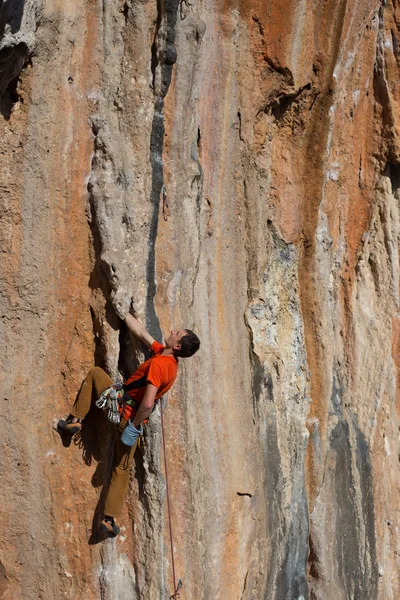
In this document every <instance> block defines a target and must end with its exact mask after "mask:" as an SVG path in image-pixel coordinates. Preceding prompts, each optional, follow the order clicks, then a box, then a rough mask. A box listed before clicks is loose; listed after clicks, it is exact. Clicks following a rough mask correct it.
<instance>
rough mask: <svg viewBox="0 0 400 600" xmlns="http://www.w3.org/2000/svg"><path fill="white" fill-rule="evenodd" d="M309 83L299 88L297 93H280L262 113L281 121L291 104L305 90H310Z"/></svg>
mask: <svg viewBox="0 0 400 600" xmlns="http://www.w3.org/2000/svg"><path fill="white" fill-rule="evenodd" d="M311 87H312V86H311V83H307V84H306V85H304V86H303V87H301V88H300V89H299V90H298V91H297V92H293V93H291V94H287V93H282V94H279V95H278V96H277V97H276V99H275V100H274V101H273V102H271V103H270V104H269V105H268V106H267V107H266V108H265V109H264V112H265V113H267V114H271V115H272V116H273V117H274V118H275V120H277V121H279V120H280V119H282V117H283V116H284V114H285V113H286V112H287V111H288V110H289V109H290V107H291V106H292V104H293V103H294V102H296V100H297V99H298V98H299V96H300V95H301V94H302V93H303V92H304V91H306V90H311Z"/></svg>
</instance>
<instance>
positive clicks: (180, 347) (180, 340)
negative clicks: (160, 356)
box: [165, 329, 200, 358]
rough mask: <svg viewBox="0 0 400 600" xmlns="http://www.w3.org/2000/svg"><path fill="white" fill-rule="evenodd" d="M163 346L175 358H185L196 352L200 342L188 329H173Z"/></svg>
mask: <svg viewBox="0 0 400 600" xmlns="http://www.w3.org/2000/svg"><path fill="white" fill-rule="evenodd" d="M165 345H166V347H167V348H171V349H172V350H173V351H174V355H175V356H180V357H181V358H186V357H188V356H193V354H194V353H195V352H197V350H198V349H199V348H200V340H199V338H198V337H197V335H196V334H195V333H193V331H191V330H190V329H173V330H172V331H171V335H169V336H168V338H167V339H166V340H165Z"/></svg>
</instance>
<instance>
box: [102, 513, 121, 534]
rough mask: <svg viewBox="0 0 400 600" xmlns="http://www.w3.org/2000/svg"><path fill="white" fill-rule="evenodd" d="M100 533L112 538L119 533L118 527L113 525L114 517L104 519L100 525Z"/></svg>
mask: <svg viewBox="0 0 400 600" xmlns="http://www.w3.org/2000/svg"><path fill="white" fill-rule="evenodd" d="M100 531H103V532H104V533H109V534H110V535H112V536H113V537H115V536H117V535H118V534H119V532H120V529H119V527H118V526H117V525H116V524H115V521H114V517H107V516H106V517H104V519H103V520H102V522H101V523H100Z"/></svg>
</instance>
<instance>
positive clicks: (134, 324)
mask: <svg viewBox="0 0 400 600" xmlns="http://www.w3.org/2000/svg"><path fill="white" fill-rule="evenodd" d="M125 323H126V325H127V327H128V329H129V330H130V331H132V333H134V334H135V335H136V337H137V338H138V339H139V340H141V341H142V342H143V344H145V345H146V346H147V347H148V348H151V345H152V344H153V342H154V338H153V336H152V335H150V334H149V332H148V331H147V329H146V328H145V327H144V326H143V325H142V324H141V322H140V321H138V320H137V319H136V317H134V316H133V315H131V314H127V315H126V317H125Z"/></svg>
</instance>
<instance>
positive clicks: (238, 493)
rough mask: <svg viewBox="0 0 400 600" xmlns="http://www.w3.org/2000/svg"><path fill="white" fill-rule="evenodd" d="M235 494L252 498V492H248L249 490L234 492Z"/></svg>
mask: <svg viewBox="0 0 400 600" xmlns="http://www.w3.org/2000/svg"><path fill="white" fill-rule="evenodd" d="M236 494H237V495H238V496H247V497H248V498H252V497H253V494H250V492H236Z"/></svg>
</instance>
